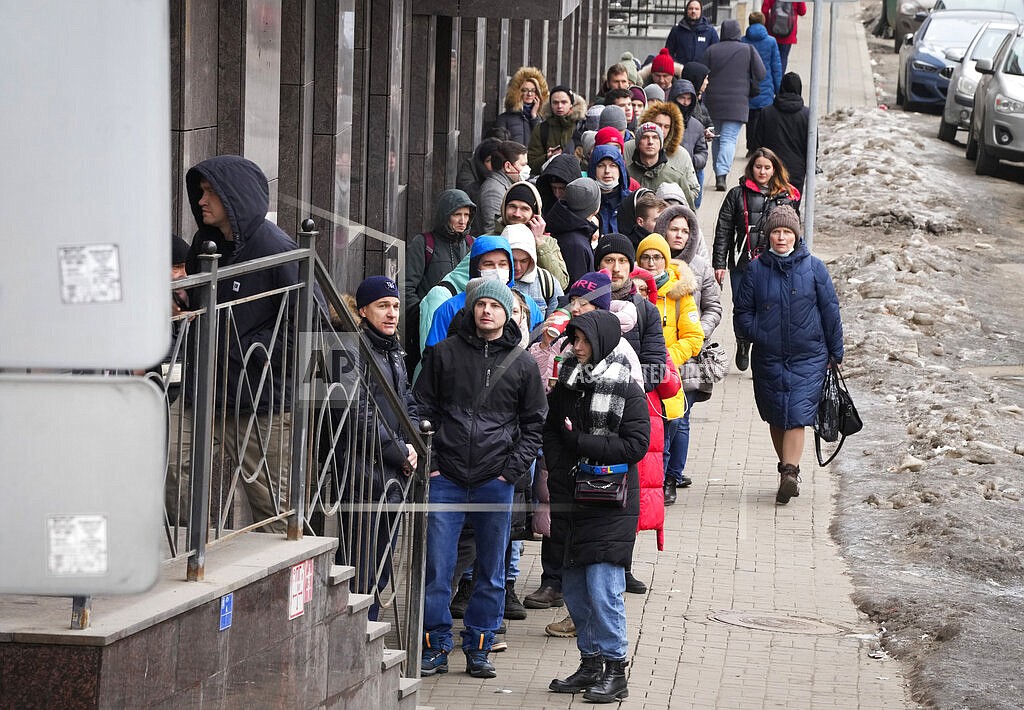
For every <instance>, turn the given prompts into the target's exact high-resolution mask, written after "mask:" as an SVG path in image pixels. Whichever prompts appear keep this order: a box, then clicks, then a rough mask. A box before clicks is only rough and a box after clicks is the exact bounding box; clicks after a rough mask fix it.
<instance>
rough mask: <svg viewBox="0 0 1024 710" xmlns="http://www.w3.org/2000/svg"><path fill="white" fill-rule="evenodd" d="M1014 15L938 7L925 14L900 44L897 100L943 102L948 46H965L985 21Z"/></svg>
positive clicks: (912, 103) (1011, 18)
mask: <svg viewBox="0 0 1024 710" xmlns="http://www.w3.org/2000/svg"><path fill="white" fill-rule="evenodd" d="M1014 20H1015V17H1014V16H1013V15H1011V14H1010V13H1006V12H994V11H992V10H939V11H937V12H933V13H931V14H930V15H928V17H927V18H925V20H924V22H923V23H922V24H921V29H919V30H918V31H917V32H915V33H914V34H913V35H911V36H908V37H906V38H905V40H904V42H903V46H902V47H900V62H899V70H898V73H897V75H896V103H897V104H898V105H900V106H903V107H905V108H910V107H912V106H913V107H917V106H943V105H944V104H945V103H946V90H947V89H948V88H949V75H948V74H947V75H945V76H943V75H942V73H941V72H942V70H943V69H945V68H946V67H952V66H953V63H952V62H951V61H949V60H948V59H946V52H948V51H949V50H951V49H959V50H966V49H967V45H968V44H969V43H970V41H971V38H972V37H974V35H975V33H977V31H978V29H979V28H980V27H981V26H982V25H983V24H985V23H986V22H1000V21H1002V22H1013V21H1014Z"/></svg>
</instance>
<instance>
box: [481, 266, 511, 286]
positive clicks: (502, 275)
mask: <svg viewBox="0 0 1024 710" xmlns="http://www.w3.org/2000/svg"><path fill="white" fill-rule="evenodd" d="M510 275H511V271H510V270H509V269H480V278H482V279H487V280H488V281H497V282H498V283H501V284H507V283H508V277H509V276H510Z"/></svg>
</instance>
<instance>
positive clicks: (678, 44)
mask: <svg viewBox="0 0 1024 710" xmlns="http://www.w3.org/2000/svg"><path fill="white" fill-rule="evenodd" d="M716 42H718V32H716V31H715V28H714V26H713V25H712V24H711V23H710V22H708V19H707V18H706V17H704V16H703V15H701V17H700V18H698V20H697V22H695V23H694V24H693V25H692V26H691V25H690V21H689V19H687V18H686V17H685V16H684V17H683V18H682V19H681V20H679V22H677V23H676V25H675V26H674V27H673V28H672V29H671V30H670V31H669V33H668V38H667V39H666V40H665V46H666V47H667V48H668V52H669V54H671V55H672V58H673V59H675V60H676V61H677V62H680V63H681V64H683V65H686V64H689V63H690V62H700V61H703V57H704V54H705V52H707V50H708V48H709V47H710V46H711V45H713V44H715V43H716Z"/></svg>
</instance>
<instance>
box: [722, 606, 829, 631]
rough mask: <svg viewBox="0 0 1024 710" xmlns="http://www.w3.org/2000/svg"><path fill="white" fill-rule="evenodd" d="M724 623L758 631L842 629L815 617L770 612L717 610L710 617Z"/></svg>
mask: <svg viewBox="0 0 1024 710" xmlns="http://www.w3.org/2000/svg"><path fill="white" fill-rule="evenodd" d="M708 618H709V619H711V620H712V621H720V622H721V623H723V624H731V625H733V626H742V627H744V628H747V629H757V630H758V631H778V632H781V633H784V634H836V633H839V632H840V631H842V629H840V628H839V627H837V626H833V625H832V624H826V623H825V622H823V621H816V620H814V619H801V618H798V617H795V616H784V615H782V614H772V613H770V612H756V611H717V612H715V613H714V614H711V615H710V616H709V617H708Z"/></svg>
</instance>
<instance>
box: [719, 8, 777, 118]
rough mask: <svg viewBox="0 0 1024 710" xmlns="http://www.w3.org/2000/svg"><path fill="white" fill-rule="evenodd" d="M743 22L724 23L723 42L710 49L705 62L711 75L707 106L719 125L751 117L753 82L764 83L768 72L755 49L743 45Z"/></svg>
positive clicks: (728, 21)
mask: <svg viewBox="0 0 1024 710" xmlns="http://www.w3.org/2000/svg"><path fill="white" fill-rule="evenodd" d="M740 36H741V33H740V23H739V22H737V21H736V20H726V21H725V22H723V23H722V41H721V42H719V43H718V44H716V45H715V46H714V47H711V48H709V49H708V51H707V52H706V53H705V54H704V63H705V64H707V66H708V70H709V72H710V74H711V77H712V79H711V81H710V82H708V88H707V91H705V92H704V105H705V106H707V107H708V112H709V113H710V114H711V118H713V119H714V120H715V122H716V123H717V122H721V121H739V122H740V123H746V122H747V118H748V117H749V104H750V82H751V81H756V82H760V81H761V80H762V79H764V78H765V76H766V75H767V72H766V71H765V68H764V63H763V62H762V61H761V56H760V55H759V54H758V53H757V51H756V50H754V48H753V47H750V46H748V45H745V44H743V43H742V42H740Z"/></svg>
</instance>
